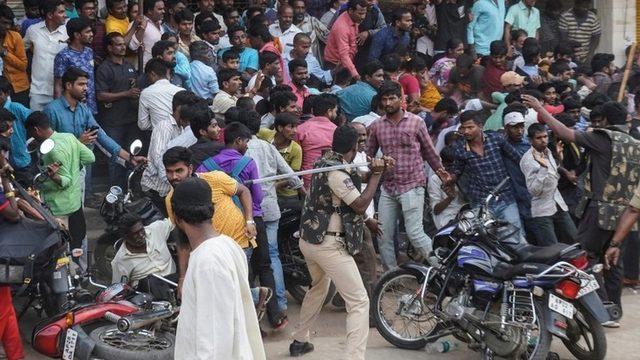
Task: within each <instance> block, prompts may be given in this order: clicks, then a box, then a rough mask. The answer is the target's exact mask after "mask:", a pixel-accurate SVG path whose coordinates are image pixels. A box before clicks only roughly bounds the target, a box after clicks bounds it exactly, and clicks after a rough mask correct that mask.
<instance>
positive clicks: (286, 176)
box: [244, 162, 369, 185]
mask: <svg viewBox="0 0 640 360" xmlns="http://www.w3.org/2000/svg"><path fill="white" fill-rule="evenodd" d="M367 165H369V163H368V162H362V163H355V164H341V165H333V166H327V167H322V168H314V169H308V170H302V171H296V172H293V173H291V174H282V175H274V176H267V177H263V178H260V179H255V180H247V181H245V182H244V184H245V185H251V184H262V183H266V182H270V181H278V180H284V179H289V178H292V177H296V176H302V175H308V174H317V173H321V172H327V171H333V170H342V169H348V168H358V167H361V166H367Z"/></svg>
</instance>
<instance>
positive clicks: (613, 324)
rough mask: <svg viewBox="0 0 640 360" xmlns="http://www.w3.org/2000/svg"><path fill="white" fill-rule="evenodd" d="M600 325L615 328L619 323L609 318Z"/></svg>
mask: <svg viewBox="0 0 640 360" xmlns="http://www.w3.org/2000/svg"><path fill="white" fill-rule="evenodd" d="M602 326H604V327H606V328H610V329H617V328H619V327H620V323H619V322H617V321H613V320H609V321H605V322H603V323H602Z"/></svg>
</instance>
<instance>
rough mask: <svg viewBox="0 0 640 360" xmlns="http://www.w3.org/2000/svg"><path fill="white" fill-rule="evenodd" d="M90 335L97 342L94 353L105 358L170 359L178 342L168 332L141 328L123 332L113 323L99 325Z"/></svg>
mask: <svg viewBox="0 0 640 360" xmlns="http://www.w3.org/2000/svg"><path fill="white" fill-rule="evenodd" d="M89 336H90V337H91V339H93V341H95V343H96V346H95V347H94V348H93V354H92V355H93V356H95V357H97V358H99V359H103V360H165V359H166V360H169V359H173V355H174V354H173V351H174V346H175V342H176V338H175V336H174V335H173V334H170V333H168V332H164V331H160V330H156V331H153V332H152V331H149V330H144V329H140V330H135V331H129V332H126V333H123V332H121V331H120V330H118V328H117V327H116V326H115V325H113V324H111V325H105V326H101V327H98V328H96V329H94V330H93V331H91V333H90V334H89Z"/></svg>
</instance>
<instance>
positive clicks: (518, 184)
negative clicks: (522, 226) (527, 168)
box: [504, 137, 531, 218]
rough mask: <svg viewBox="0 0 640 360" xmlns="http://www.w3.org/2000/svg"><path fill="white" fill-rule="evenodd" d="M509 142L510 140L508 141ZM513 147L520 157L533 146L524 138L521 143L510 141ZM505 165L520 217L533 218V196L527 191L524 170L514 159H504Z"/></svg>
mask: <svg viewBox="0 0 640 360" xmlns="http://www.w3.org/2000/svg"><path fill="white" fill-rule="evenodd" d="M507 141H508V140H507ZM508 142H509V144H511V146H513V148H514V149H515V150H516V151H517V152H518V154H519V155H520V157H522V155H524V153H526V152H527V151H528V150H529V149H530V148H531V144H529V141H527V138H525V137H523V138H522V139H521V140H520V141H519V142H516V143H514V142H511V141H508ZM504 165H505V166H506V167H507V172H508V173H509V177H511V185H513V190H514V192H515V198H516V203H517V204H518V211H519V212H520V216H523V217H524V218H530V217H531V194H530V193H529V189H527V182H526V180H525V178H524V174H523V173H522V170H520V162H519V161H518V162H516V161H513V159H512V158H510V157H506V158H505V159H504Z"/></svg>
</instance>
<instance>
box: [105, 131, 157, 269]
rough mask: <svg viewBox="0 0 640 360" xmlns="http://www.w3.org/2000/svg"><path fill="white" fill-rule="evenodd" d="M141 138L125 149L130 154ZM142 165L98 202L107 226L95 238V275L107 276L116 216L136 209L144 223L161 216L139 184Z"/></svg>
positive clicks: (114, 250) (115, 240)
mask: <svg viewBox="0 0 640 360" xmlns="http://www.w3.org/2000/svg"><path fill="white" fill-rule="evenodd" d="M141 149H142V142H141V141H140V140H135V141H133V142H132V143H131V145H130V147H129V151H130V153H131V154H132V156H135V155H137V154H139V153H140V150H141ZM144 170H145V166H144V165H142V164H141V165H138V166H136V167H135V168H134V169H133V171H132V172H131V173H130V174H129V176H128V177H127V192H126V193H125V194H123V190H122V189H121V188H120V187H119V186H112V187H111V188H110V189H109V192H108V193H107V194H106V195H105V198H104V199H103V201H102V204H101V205H100V216H101V217H102V219H103V220H104V222H105V223H106V224H107V227H106V229H105V231H104V233H103V234H102V235H100V237H99V238H98V240H97V242H96V249H95V264H96V269H97V273H98V276H99V277H100V278H102V279H109V280H110V279H111V274H112V270H111V261H112V260H113V258H114V257H115V255H116V253H117V252H118V248H119V246H120V243H121V242H119V241H118V240H120V233H119V232H118V220H119V219H120V217H121V216H122V215H123V214H125V213H128V212H133V213H137V214H138V215H140V217H141V218H142V223H143V224H144V225H145V226H147V225H149V224H151V223H152V222H154V221H157V220H161V219H162V218H163V216H162V213H161V212H160V211H159V210H158V209H157V208H156V207H155V206H154V205H153V203H152V202H151V200H150V199H148V198H147V197H145V195H144V193H143V191H142V189H141V188H140V179H141V178H142V173H144Z"/></svg>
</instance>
